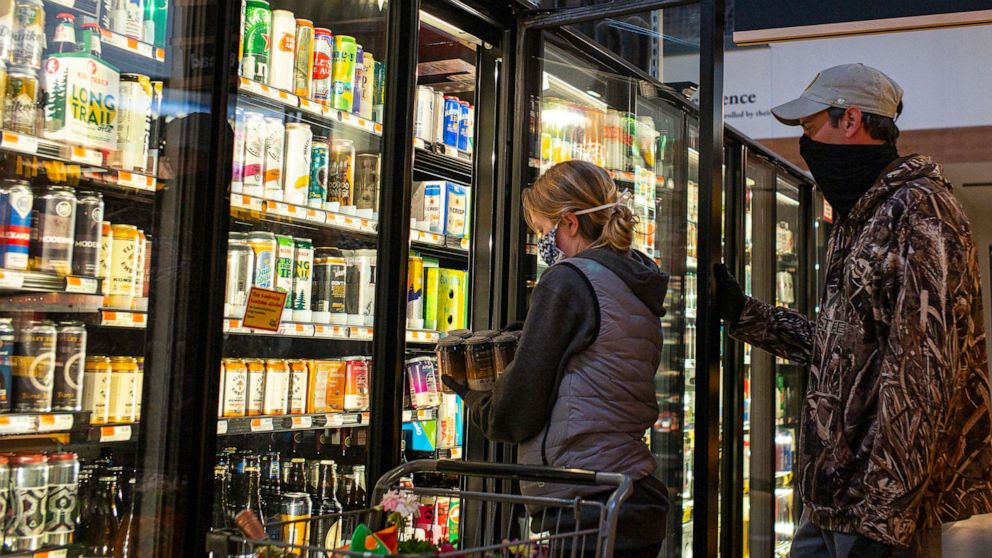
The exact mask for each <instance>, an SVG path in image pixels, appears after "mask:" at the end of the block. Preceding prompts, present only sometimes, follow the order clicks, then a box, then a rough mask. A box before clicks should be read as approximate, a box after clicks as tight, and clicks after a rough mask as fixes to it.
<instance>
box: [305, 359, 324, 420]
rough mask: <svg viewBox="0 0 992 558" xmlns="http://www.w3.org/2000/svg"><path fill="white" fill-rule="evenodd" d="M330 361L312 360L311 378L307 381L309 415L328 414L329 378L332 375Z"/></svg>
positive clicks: (310, 363)
mask: <svg viewBox="0 0 992 558" xmlns="http://www.w3.org/2000/svg"><path fill="white" fill-rule="evenodd" d="M328 363H329V361H326V360H311V361H310V362H309V365H310V376H309V378H308V379H307V410H306V412H308V413H326V412H327V411H328V408H327V378H328V376H329V373H330V366H329V365H328Z"/></svg>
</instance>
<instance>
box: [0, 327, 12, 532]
mask: <svg viewBox="0 0 992 558" xmlns="http://www.w3.org/2000/svg"><path fill="white" fill-rule="evenodd" d="M13 381H14V326H13V325H12V320H11V319H10V318H0V413H9V412H10V405H11V403H12V401H11V395H12V391H13V386H12V382H13ZM0 485H2V483H0ZM0 488H3V487H2V486H0ZM2 523H3V515H2V514H0V528H2Z"/></svg>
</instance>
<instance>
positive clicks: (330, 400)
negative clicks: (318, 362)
mask: <svg viewBox="0 0 992 558" xmlns="http://www.w3.org/2000/svg"><path fill="white" fill-rule="evenodd" d="M347 383H348V365H347V364H346V363H345V362H344V361H343V360H329V361H327V392H326V393H325V397H326V399H327V411H328V412H333V413H340V412H342V411H344V393H345V387H346V386H347Z"/></svg>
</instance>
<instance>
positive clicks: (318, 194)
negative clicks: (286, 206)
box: [307, 138, 328, 208]
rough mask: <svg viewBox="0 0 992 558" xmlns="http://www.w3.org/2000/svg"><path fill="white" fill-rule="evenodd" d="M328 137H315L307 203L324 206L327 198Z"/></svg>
mask: <svg viewBox="0 0 992 558" xmlns="http://www.w3.org/2000/svg"><path fill="white" fill-rule="evenodd" d="M327 145H328V144H327V138H313V146H312V147H311V148H310V190H309V192H308V194H307V205H309V206H310V207H316V208H322V207H324V201H325V200H327V155H328V150H327Z"/></svg>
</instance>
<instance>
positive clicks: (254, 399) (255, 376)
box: [245, 358, 265, 417]
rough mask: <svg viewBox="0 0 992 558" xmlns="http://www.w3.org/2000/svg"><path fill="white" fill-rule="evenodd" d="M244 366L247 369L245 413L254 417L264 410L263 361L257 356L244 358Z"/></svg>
mask: <svg viewBox="0 0 992 558" xmlns="http://www.w3.org/2000/svg"><path fill="white" fill-rule="evenodd" d="M245 367H246V368H247V369H248V392H247V394H246V397H247V400H246V402H245V414H247V415H248V416H250V417H256V416H259V415H261V414H262V413H263V412H264V410H265V363H264V362H262V360H261V359H257V358H253V359H245Z"/></svg>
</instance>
